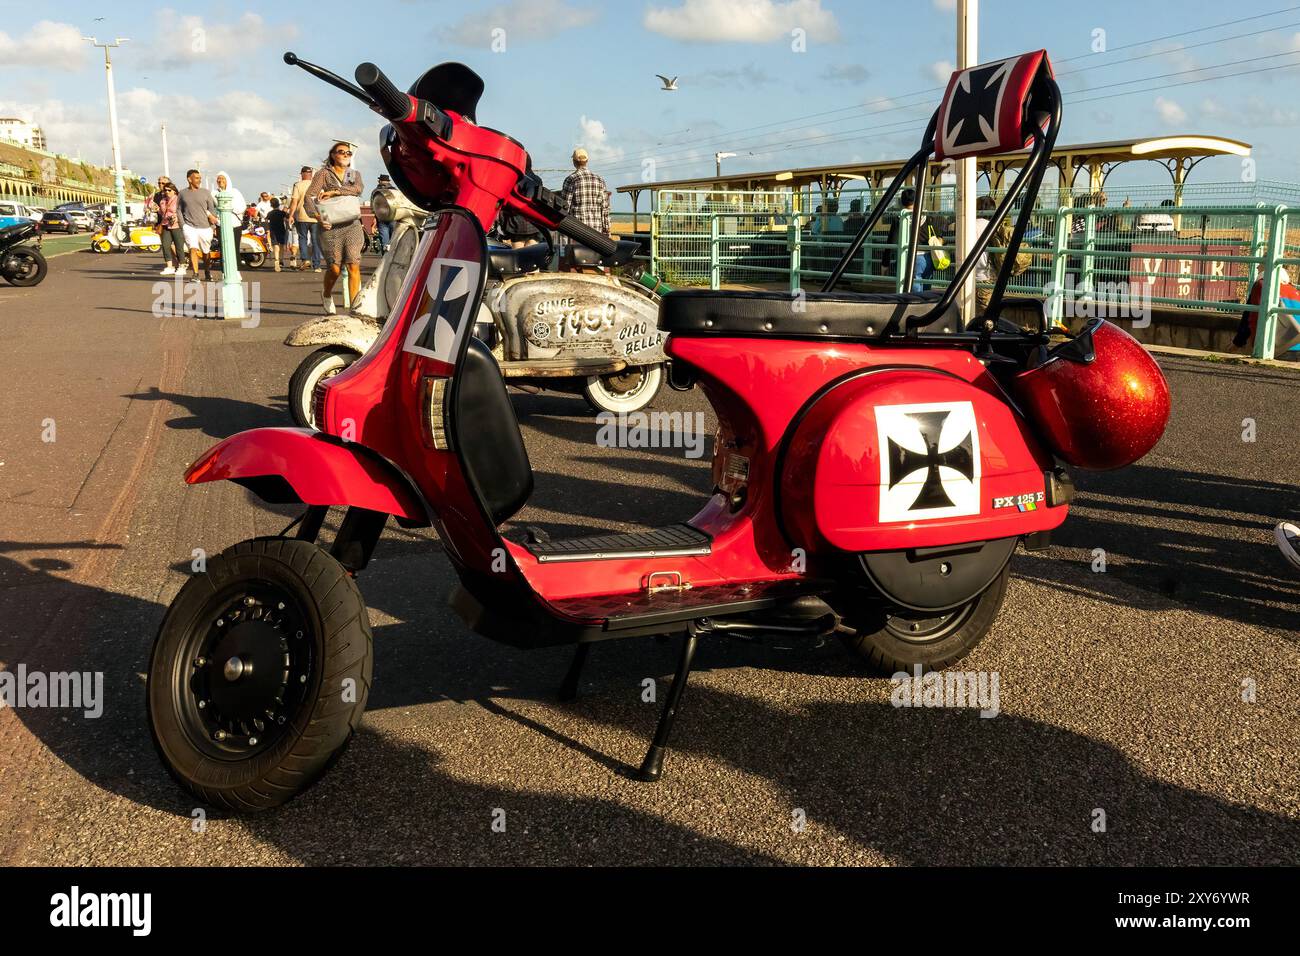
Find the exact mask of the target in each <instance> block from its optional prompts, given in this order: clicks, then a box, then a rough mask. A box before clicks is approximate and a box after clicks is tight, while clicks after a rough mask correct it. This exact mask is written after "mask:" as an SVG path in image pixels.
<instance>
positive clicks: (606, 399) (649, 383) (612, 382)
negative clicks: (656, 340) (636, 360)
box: [582, 365, 664, 415]
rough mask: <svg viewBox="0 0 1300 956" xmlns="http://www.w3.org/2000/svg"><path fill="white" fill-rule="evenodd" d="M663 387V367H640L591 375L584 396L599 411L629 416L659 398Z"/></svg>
mask: <svg viewBox="0 0 1300 956" xmlns="http://www.w3.org/2000/svg"><path fill="white" fill-rule="evenodd" d="M663 384H664V367H663V366H662V365H639V366H636V367H633V368H627V369H624V370H623V371H621V372H614V373H612V374H610V375H590V376H588V377H587V383H586V385H585V386H583V389H582V394H583V397H584V398H586V399H587V404H588V405H590V406H591V407H592V409H594V410H595V411H597V412H612V413H614V414H623V415H630V414H631V413H632V412H639V411H640V410H641V409H643V408H645V407H646V406H647V405H649V404H650V403H651V402H653V401H654V400H655V397H656V396H658V394H659V391H660V389H662V388H663Z"/></svg>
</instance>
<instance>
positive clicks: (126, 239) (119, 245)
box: [90, 222, 162, 252]
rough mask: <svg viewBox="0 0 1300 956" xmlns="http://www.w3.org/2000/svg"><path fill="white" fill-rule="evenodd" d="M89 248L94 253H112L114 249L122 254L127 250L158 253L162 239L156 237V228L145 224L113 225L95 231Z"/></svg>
mask: <svg viewBox="0 0 1300 956" xmlns="http://www.w3.org/2000/svg"><path fill="white" fill-rule="evenodd" d="M90 248H91V250H92V251H94V252H112V251H113V250H114V249H118V250H121V251H123V252H125V251H127V250H128V249H138V250H141V251H143V252H158V251H159V250H160V249H162V237H161V236H159V235H158V232H157V229H156V227H154V226H151V225H148V224H146V223H139V222H128V223H123V224H122V225H118V224H117V223H114V224H113V225H110V226H104V227H102V228H100V229H98V230H96V231H95V234H94V235H93V236H91V237H90Z"/></svg>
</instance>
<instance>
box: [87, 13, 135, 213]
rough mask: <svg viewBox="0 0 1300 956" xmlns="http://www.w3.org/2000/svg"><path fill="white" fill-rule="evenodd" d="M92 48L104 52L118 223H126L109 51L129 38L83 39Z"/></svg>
mask: <svg viewBox="0 0 1300 956" xmlns="http://www.w3.org/2000/svg"><path fill="white" fill-rule="evenodd" d="M81 39H83V40H87V41H89V42H90V45H91V46H97V47H101V48H102V49H103V51H104V76H105V77H106V78H107V81H108V129H109V132H110V134H111V135H112V137H113V189H114V191H115V192H116V193H117V221H118V222H120V223H124V222H126V186H125V184H124V183H123V181H122V144H121V142H120V140H119V139H118V136H117V94H116V93H114V91H113V56H112V54H111V53H109V50H110V49H112V48H113V47H115V46H121V45H122V44H123V43H127V42H129V40H128V38H127V37H118V38H117V39H115V40H114V41H113V42H112V43H100V42H99V40H98V39H96V38H95V37H82V38H81Z"/></svg>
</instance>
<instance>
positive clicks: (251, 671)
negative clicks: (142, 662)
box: [147, 538, 373, 812]
mask: <svg viewBox="0 0 1300 956" xmlns="http://www.w3.org/2000/svg"><path fill="white" fill-rule="evenodd" d="M371 644H372V638H371V633H370V623H369V620H368V618H367V615H366V607H365V603H364V602H363V601H362V599H361V593H360V591H358V590H357V586H356V583H355V582H354V581H353V580H352V578H351V577H350V576H349V575H348V573H347V571H346V570H344V568H343V566H342V565H341V564H339V563H338V562H337V561H336V560H334V558H332V557H331V556H330V555H329V554H327V553H326V552H325V551H323V550H321V549H320V548H318V547H317V546H316V545H315V544H312V543H311V542H308V541H301V540H298V539H294V538H254V539H252V540H250V541H245V542H242V543H241V544H237V545H235V546H234V547H232V548H228V549H227V550H226V551H224V552H222V553H221V554H220V555H218V556H217V557H215V558H213V559H211V560H210V561H209V562H208V567H207V570H206V571H205V572H204V573H201V574H195V575H194V576H193V577H191V578H190V580H189V581H187V582H186V583H185V586H184V587H183V588H181V590H180V593H179V594H177V596H176V599H175V600H174V601H172V604H171V607H170V608H168V610H167V614H166V616H165V617H164V618H163V622H162V626H161V628H160V629H159V631H158V638H157V640H156V641H155V643H154V648H153V654H152V656H151V658H150V661H149V680H148V691H147V702H148V716H149V726H150V729H151V730H152V732H153V739H154V745H155V746H156V747H157V749H158V754H159V756H160V757H161V758H162V761H163V764H164V765H165V766H166V767H167V769H168V771H169V772H170V773H171V774H172V776H173V777H175V778H176V780H177V781H178V782H179V783H180V784H181V786H183V787H184V788H185V789H186V790H188V791H190V792H191V793H193V794H194V795H195V796H197V797H198V798H199V799H201V800H203V801H205V802H207V803H210V804H212V805H214V806H219V807H225V808H227V809H230V810H235V811H240V812H244V811H255V810H266V809H269V808H271V807H275V806H278V805H280V804H282V803H285V802H287V801H288V800H289V799H290V798H292V797H293V796H295V795H296V794H298V793H299V792H301V791H302V790H304V789H306V788H307V787H308V786H310V785H311V784H312V783H314V782H315V781H316V780H317V779H318V778H319V777H320V776H321V774H323V773H324V772H325V771H326V769H328V768H329V766H330V764H331V763H332V762H333V761H334V760H335V758H337V757H338V755H339V754H340V753H341V752H342V751H343V748H344V746H345V745H346V744H347V743H348V741H349V740H350V739H351V737H352V734H353V732H354V731H355V730H356V728H357V725H358V724H359V723H360V722H361V715H362V712H363V711H364V710H365V706H366V697H367V695H368V694H369V692H370V682H371V676H372V672H373V655H372V648H371Z"/></svg>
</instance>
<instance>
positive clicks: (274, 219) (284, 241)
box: [266, 197, 289, 272]
mask: <svg viewBox="0 0 1300 956" xmlns="http://www.w3.org/2000/svg"><path fill="white" fill-rule="evenodd" d="M266 231H267V232H269V233H270V234H271V261H272V262H274V263H275V271H276V272H279V271H280V250H281V249H283V248H284V247H285V246H287V245H288V244H289V214H288V213H287V212H285V211H284V210H283V209H281V208H280V200H279V199H277V198H274V197H272V199H271V211H270V212H269V213H267V216H266Z"/></svg>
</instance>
